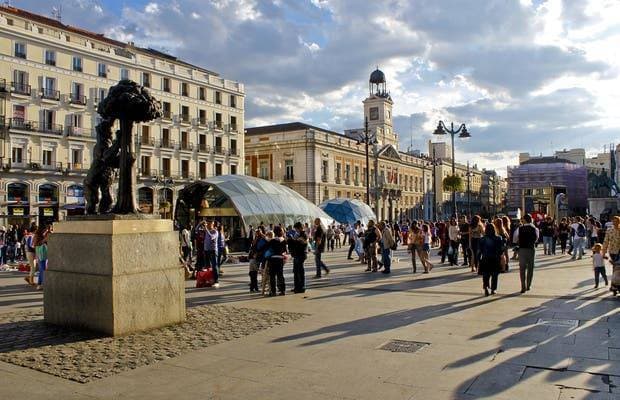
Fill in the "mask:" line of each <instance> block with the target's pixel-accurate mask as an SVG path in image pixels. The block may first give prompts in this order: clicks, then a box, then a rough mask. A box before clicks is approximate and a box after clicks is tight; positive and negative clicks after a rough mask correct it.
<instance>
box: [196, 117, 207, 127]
mask: <svg viewBox="0 0 620 400" xmlns="http://www.w3.org/2000/svg"><path fill="white" fill-rule="evenodd" d="M208 123H209V122H208V121H207V117H198V118H196V125H198V126H207V125H208Z"/></svg>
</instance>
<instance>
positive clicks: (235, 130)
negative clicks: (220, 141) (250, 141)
mask: <svg viewBox="0 0 620 400" xmlns="http://www.w3.org/2000/svg"><path fill="white" fill-rule="evenodd" d="M228 127H229V131H231V132H238V131H237V124H230V125H228Z"/></svg>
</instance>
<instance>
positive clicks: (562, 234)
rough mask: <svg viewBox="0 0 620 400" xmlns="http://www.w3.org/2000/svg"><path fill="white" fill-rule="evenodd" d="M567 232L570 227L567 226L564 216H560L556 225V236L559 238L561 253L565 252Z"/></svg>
mask: <svg viewBox="0 0 620 400" xmlns="http://www.w3.org/2000/svg"><path fill="white" fill-rule="evenodd" d="M569 233H570V227H569V226H568V221H567V220H566V218H562V219H561V220H560V224H559V225H558V237H559V238H560V250H562V254H565V253H566V242H567V241H568V234H569Z"/></svg>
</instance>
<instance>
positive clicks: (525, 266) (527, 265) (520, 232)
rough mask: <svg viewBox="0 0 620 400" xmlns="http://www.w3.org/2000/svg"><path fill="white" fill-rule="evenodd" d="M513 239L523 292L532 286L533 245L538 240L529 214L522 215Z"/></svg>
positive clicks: (536, 230) (536, 229)
mask: <svg viewBox="0 0 620 400" xmlns="http://www.w3.org/2000/svg"><path fill="white" fill-rule="evenodd" d="M513 241H514V242H516V243H518V244H519V278H520V279H521V293H525V292H526V291H527V290H530V287H531V286H532V278H533V276H534V256H535V246H536V242H537V241H538V228H536V227H535V226H534V224H532V216H531V215H530V214H525V216H524V217H523V224H522V225H521V226H519V227H518V228H517V229H516V230H515V233H514V238H513Z"/></svg>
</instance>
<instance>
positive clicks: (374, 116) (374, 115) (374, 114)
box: [369, 107, 379, 121]
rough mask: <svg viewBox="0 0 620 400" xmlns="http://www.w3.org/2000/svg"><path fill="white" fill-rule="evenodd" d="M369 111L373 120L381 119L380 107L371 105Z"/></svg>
mask: <svg viewBox="0 0 620 400" xmlns="http://www.w3.org/2000/svg"><path fill="white" fill-rule="evenodd" d="M369 113H370V120H371V121H375V120H378V119H379V107H370V110H369Z"/></svg>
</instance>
